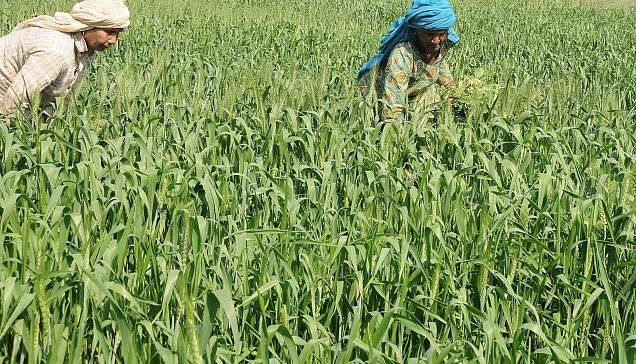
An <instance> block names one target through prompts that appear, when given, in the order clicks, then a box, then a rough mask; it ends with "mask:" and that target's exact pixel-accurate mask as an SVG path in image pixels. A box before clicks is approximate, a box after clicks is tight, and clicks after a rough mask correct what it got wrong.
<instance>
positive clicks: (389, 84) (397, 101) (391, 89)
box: [380, 45, 413, 121]
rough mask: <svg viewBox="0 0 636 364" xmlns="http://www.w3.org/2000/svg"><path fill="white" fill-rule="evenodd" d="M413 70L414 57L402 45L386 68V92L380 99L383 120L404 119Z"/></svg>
mask: <svg viewBox="0 0 636 364" xmlns="http://www.w3.org/2000/svg"><path fill="white" fill-rule="evenodd" d="M412 68H413V57H412V56H411V55H410V54H409V52H408V51H407V49H406V48H405V47H402V46H400V45H398V46H397V47H395V48H394V49H393V51H392V52H391V54H390V55H389V58H388V59H387V63H386V66H385V68H384V90H383V92H382V97H381V99H380V102H381V103H382V107H381V110H382V119H383V120H385V121H395V120H402V119H403V118H404V108H405V107H406V103H407V90H408V88H409V80H410V77H411V75H412Z"/></svg>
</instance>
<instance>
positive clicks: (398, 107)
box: [360, 42, 454, 121]
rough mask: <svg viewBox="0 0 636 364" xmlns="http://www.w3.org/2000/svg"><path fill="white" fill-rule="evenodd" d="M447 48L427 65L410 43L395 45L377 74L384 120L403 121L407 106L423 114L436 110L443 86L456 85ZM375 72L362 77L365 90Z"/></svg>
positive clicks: (411, 110)
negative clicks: (446, 58) (445, 56)
mask: <svg viewBox="0 0 636 364" xmlns="http://www.w3.org/2000/svg"><path fill="white" fill-rule="evenodd" d="M446 50H447V48H445V47H444V48H442V50H441V53H440V57H439V58H438V59H437V61H436V62H435V63H434V64H432V65H428V64H426V63H424V62H423V61H422V59H421V57H420V54H419V52H418V51H417V48H416V47H415V45H414V44H413V43H411V42H402V43H399V44H398V45H397V46H395V48H393V51H391V54H390V55H389V58H388V59H387V61H386V65H385V66H384V68H381V67H378V68H377V71H376V72H377V75H376V77H375V90H376V92H377V95H378V98H379V104H380V105H379V108H380V115H381V117H382V120H385V121H393V120H402V119H403V118H404V115H405V112H406V110H405V109H407V108H408V111H409V112H411V113H412V112H418V113H421V114H422V115H423V114H426V113H429V112H431V111H433V110H434V109H435V107H436V104H437V103H439V101H440V100H441V95H442V92H443V87H444V86H448V85H453V84H454V80H453V75H452V74H451V72H450V68H449V66H448V63H447V62H446V60H445V58H444V55H445V53H446ZM372 73H373V71H371V72H368V73H367V74H365V75H363V76H362V78H361V79H360V88H361V91H362V92H363V93H367V92H368V91H369V85H370V84H371V83H372V77H373V75H372ZM408 104H410V105H408Z"/></svg>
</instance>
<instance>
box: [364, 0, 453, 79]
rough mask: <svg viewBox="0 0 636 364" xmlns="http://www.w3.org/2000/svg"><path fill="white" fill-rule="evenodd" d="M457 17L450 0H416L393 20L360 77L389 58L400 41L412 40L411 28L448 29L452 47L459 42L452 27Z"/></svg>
mask: <svg viewBox="0 0 636 364" xmlns="http://www.w3.org/2000/svg"><path fill="white" fill-rule="evenodd" d="M456 19H457V18H456V17H455V12H454V11H453V6H452V5H451V4H450V2H448V0H414V1H413V4H412V5H411V8H410V9H409V10H408V11H407V12H406V14H404V16H403V17H401V18H399V19H398V20H396V21H395V22H393V25H391V28H390V29H389V30H388V31H387V32H386V34H384V36H383V37H382V40H381V41H380V50H379V51H378V53H376V54H375V55H374V56H373V57H371V58H370V59H369V60H368V61H367V63H365V64H364V66H362V68H360V71H359V72H358V79H360V77H362V75H364V74H365V73H367V72H369V70H371V69H372V68H373V67H375V66H377V65H378V64H380V63H382V62H384V61H385V60H386V59H387V58H389V55H390V54H391V51H392V50H393V48H394V47H395V46H396V45H397V44H398V43H401V42H405V41H409V40H411V39H412V38H413V35H412V32H411V31H410V29H419V30H425V31H439V30H448V38H447V45H448V46H449V47H452V46H453V45H455V44H456V43H457V42H459V35H457V33H455V31H454V30H453V29H452V26H453V24H455V20H456Z"/></svg>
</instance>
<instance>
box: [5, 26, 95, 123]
mask: <svg viewBox="0 0 636 364" xmlns="http://www.w3.org/2000/svg"><path fill="white" fill-rule="evenodd" d="M0 57H1V58H0V114H4V113H7V112H9V111H11V110H12V109H13V108H14V107H16V106H18V105H19V106H20V107H21V108H23V109H24V108H27V107H28V98H32V97H33V96H34V94H38V93H39V94H40V96H41V98H42V102H43V103H48V102H53V101H54V100H55V98H56V97H59V96H67V95H68V94H69V92H70V91H72V90H73V89H74V88H75V87H76V86H77V84H78V81H79V80H80V79H81V78H82V76H83V75H84V73H85V71H86V69H87V67H88V65H89V64H90V62H91V61H92V60H93V57H94V52H93V51H89V50H88V47H87V45H86V42H85V41H84V37H83V36H82V34H81V33H70V34H69V33H62V32H59V31H56V30H50V29H43V28H37V27H29V28H25V29H21V30H18V31H14V32H11V33H9V34H8V35H6V36H4V37H2V38H0Z"/></svg>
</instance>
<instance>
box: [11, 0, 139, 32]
mask: <svg viewBox="0 0 636 364" xmlns="http://www.w3.org/2000/svg"><path fill="white" fill-rule="evenodd" d="M129 25H130V12H129V10H128V7H127V6H126V4H124V2H123V1H122V0H84V1H82V2H79V3H77V4H75V5H74V6H73V9H71V12H70V13H64V12H57V13H55V16H49V15H41V16H37V17H35V18H31V19H27V20H25V21H23V22H21V23H20V24H18V25H17V26H16V27H15V29H14V31H16V30H20V29H24V28H28V27H38V28H45V29H53V30H58V31H60V32H64V33H75V32H81V31H84V30H88V29H91V28H111V29H123V28H127V27H128V26H129Z"/></svg>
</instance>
